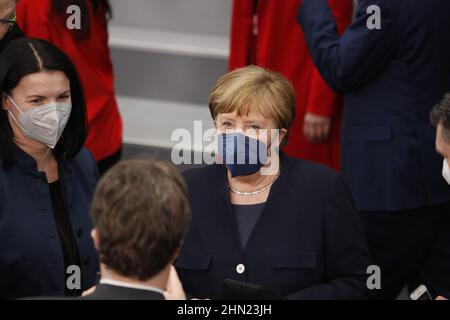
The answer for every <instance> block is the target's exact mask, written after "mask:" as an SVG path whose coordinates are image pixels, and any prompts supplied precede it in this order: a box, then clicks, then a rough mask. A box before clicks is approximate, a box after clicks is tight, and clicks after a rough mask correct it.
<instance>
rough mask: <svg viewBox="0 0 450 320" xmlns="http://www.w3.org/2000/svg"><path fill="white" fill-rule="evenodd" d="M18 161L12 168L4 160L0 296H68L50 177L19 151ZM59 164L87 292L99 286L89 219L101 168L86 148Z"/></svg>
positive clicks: (1, 174)
mask: <svg viewBox="0 0 450 320" xmlns="http://www.w3.org/2000/svg"><path fill="white" fill-rule="evenodd" d="M0 154H1V146H0ZM15 161H16V163H15V165H14V166H13V167H12V168H10V169H9V170H5V169H3V168H2V167H1V166H2V161H0V297H1V298H22V297H33V296H63V295H64V291H65V285H66V282H65V274H66V270H65V269H64V257H63V252H62V247H61V242H60V239H59V235H58V230H57V227H56V223H55V219H54V216H53V209H52V204H51V199H50V189H49V186H48V183H47V180H46V177H45V173H42V172H38V171H37V168H36V162H35V160H34V159H33V158H32V157H31V156H29V155H28V154H26V153H25V152H23V151H22V150H21V149H19V148H18V147H15ZM59 166H60V168H59V170H60V180H61V181H62V182H63V189H64V191H65V193H66V198H67V201H68V204H67V207H68V210H69V215H70V220H71V224H72V227H73V231H74V234H75V237H76V240H77V245H78V249H79V253H80V262H81V287H82V290H87V289H89V288H90V287H92V286H93V285H94V284H95V280H96V275H97V271H98V265H99V262H98V257H97V252H96V250H95V248H94V245H93V242H92V239H91V237H90V232H91V229H92V223H91V219H90V217H89V208H90V205H91V199H92V196H93V194H94V189H95V186H96V183H97V165H96V162H95V159H94V157H93V156H92V155H91V153H90V152H89V151H87V150H86V149H82V150H81V151H80V152H79V153H78V155H76V156H75V158H74V159H72V160H61V161H60V162H59Z"/></svg>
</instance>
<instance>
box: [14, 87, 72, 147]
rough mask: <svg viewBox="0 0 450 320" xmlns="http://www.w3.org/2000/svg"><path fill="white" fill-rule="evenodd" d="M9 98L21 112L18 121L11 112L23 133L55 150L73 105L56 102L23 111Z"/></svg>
mask: <svg viewBox="0 0 450 320" xmlns="http://www.w3.org/2000/svg"><path fill="white" fill-rule="evenodd" d="M7 97H8V99H9V100H10V101H11V103H12V104H13V105H14V106H15V107H16V108H17V110H19V112H20V115H19V118H18V119H16V118H15V117H14V115H13V114H12V112H10V115H11V117H12V118H13V120H14V121H15V122H16V123H17V125H18V126H19V127H20V129H22V131H23V133H24V134H25V135H26V136H27V137H28V138H30V139H32V140H35V141H38V142H41V143H43V144H45V145H47V146H48V147H49V148H51V149H54V148H55V146H56V144H57V143H58V140H59V138H60V137H61V135H62V133H63V131H64V128H65V127H66V125H67V121H68V120H69V117H70V112H71V111H72V104H71V103H70V102H64V103H56V102H55V103H49V104H46V105H43V106H40V107H37V108H33V109H30V110H26V111H22V110H21V109H20V108H19V106H18V105H17V104H16V103H15V102H14V100H13V99H12V98H11V97H10V96H7Z"/></svg>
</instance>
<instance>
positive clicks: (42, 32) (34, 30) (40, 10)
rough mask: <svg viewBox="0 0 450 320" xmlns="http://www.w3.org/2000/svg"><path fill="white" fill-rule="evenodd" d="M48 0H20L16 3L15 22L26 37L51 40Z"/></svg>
mask: <svg viewBox="0 0 450 320" xmlns="http://www.w3.org/2000/svg"><path fill="white" fill-rule="evenodd" d="M50 10H51V6H50V3H49V0H39V1H36V0H20V1H19V2H18V3H17V7H16V13H17V23H18V25H19V27H20V28H21V29H22V31H23V33H24V34H25V35H26V36H27V37H31V38H39V39H44V40H48V41H49V40H51V39H50V38H51V34H50V28H49V20H48V19H49V17H50Z"/></svg>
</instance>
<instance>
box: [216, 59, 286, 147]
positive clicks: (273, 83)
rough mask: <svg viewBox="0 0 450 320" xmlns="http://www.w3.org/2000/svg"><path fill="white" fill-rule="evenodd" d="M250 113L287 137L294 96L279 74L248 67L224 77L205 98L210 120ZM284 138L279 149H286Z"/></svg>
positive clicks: (284, 79)
mask: <svg viewBox="0 0 450 320" xmlns="http://www.w3.org/2000/svg"><path fill="white" fill-rule="evenodd" d="M250 109H252V110H253V109H255V110H256V111H257V112H259V113H260V114H261V115H262V116H263V117H266V118H269V119H271V120H273V121H274V123H275V124H276V126H277V128H278V129H286V130H288V133H289V129H290V127H291V126H292V123H293V122H294V119H295V93H294V89H293V87H292V85H291V83H290V82H289V81H288V80H287V79H286V78H284V77H283V76H282V75H281V74H279V73H276V72H273V71H270V70H267V69H264V68H260V67H256V66H248V67H244V68H240V69H236V70H234V71H231V72H229V73H227V74H225V75H224V76H223V77H221V78H220V79H219V80H218V81H217V83H216V85H215V86H214V88H213V90H212V91H211V93H210V95H209V110H210V112H211V116H212V118H213V120H217V116H218V115H219V114H222V113H232V112H235V111H237V112H238V115H239V116H241V115H245V114H248V112H249V111H250ZM287 138H288V134H286V136H285V137H284V139H283V140H282V141H281V142H280V148H283V147H284V146H285V145H286V143H287Z"/></svg>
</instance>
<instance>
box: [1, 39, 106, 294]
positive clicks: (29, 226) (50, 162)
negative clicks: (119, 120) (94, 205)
mask: <svg viewBox="0 0 450 320" xmlns="http://www.w3.org/2000/svg"><path fill="white" fill-rule="evenodd" d="M0 93H1V109H0V165H1V167H0V247H1V248H2V249H1V251H0V274H1V275H5V276H2V277H0V297H1V298H21V297H31V296H44V295H45V296H63V295H68V296H77V295H80V294H81V292H82V290H85V289H87V288H90V287H91V286H92V285H94V284H95V279H96V273H97V268H98V267H97V266H98V259H97V256H96V252H95V249H94V246H93V244H92V242H91V240H90V237H89V233H90V229H91V227H92V225H91V221H90V218H89V206H90V201H91V197H92V195H93V192H94V188H95V185H96V181H97V171H96V163H95V160H94V158H93V157H92V155H91V154H90V153H89V152H88V151H87V150H85V149H83V144H84V141H85V139H86V110H85V103H84V98H83V94H82V90H81V87H80V83H79V81H78V78H77V75H76V71H75V68H74V66H73V64H72V63H71V61H70V59H69V58H68V57H67V56H66V55H65V54H64V53H62V52H61V51H60V50H59V49H57V48H56V47H54V46H53V45H51V44H49V43H47V42H45V41H42V40H37V39H26V38H22V39H18V40H14V41H13V42H11V44H10V45H9V46H8V47H7V48H6V49H5V51H4V53H3V55H2V56H1V58H0Z"/></svg>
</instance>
